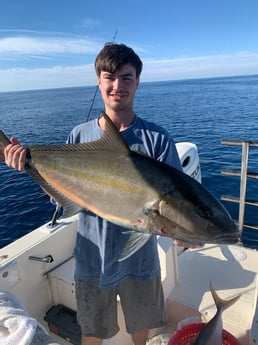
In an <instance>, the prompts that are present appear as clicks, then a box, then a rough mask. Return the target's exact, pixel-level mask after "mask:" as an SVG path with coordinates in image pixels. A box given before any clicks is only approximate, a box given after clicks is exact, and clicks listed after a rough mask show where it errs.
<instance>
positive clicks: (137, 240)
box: [118, 231, 151, 262]
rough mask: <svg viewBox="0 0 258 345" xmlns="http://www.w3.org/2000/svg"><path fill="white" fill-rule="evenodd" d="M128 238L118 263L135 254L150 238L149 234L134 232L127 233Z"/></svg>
mask: <svg viewBox="0 0 258 345" xmlns="http://www.w3.org/2000/svg"><path fill="white" fill-rule="evenodd" d="M129 232H130V237H129V239H128V241H127V242H126V244H125V246H124V248H123V250H122V253H121V255H120V258H119V260H118V261H119V262H121V261H124V260H125V259H128V258H129V257H130V256H131V255H133V254H134V253H136V252H137V250H139V249H140V248H141V247H142V246H144V244H145V243H146V242H148V240H149V239H150V237H151V234H145V233H139V232H136V231H129Z"/></svg>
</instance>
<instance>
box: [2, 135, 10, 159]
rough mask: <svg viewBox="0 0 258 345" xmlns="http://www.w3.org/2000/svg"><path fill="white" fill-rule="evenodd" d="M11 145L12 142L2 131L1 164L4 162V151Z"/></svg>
mask: <svg viewBox="0 0 258 345" xmlns="http://www.w3.org/2000/svg"><path fill="white" fill-rule="evenodd" d="M9 144H10V140H9V139H8V138H7V136H6V135H5V134H4V132H2V131H1V130H0V162H4V149H5V148H6V146H7V145H9Z"/></svg>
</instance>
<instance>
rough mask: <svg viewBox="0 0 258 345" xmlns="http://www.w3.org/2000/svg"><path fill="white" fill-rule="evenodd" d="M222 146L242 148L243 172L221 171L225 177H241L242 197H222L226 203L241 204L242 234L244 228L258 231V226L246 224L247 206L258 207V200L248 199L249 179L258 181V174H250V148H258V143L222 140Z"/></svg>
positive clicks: (240, 221)
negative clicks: (247, 187)
mask: <svg viewBox="0 0 258 345" xmlns="http://www.w3.org/2000/svg"><path fill="white" fill-rule="evenodd" d="M221 144H222V145H228V146H241V147H242V159H241V170H233V169H223V170H221V173H222V174H223V175H230V176H240V195H239V197H235V196H228V195H222V196H221V199H222V200H225V201H229V202H236V203H239V215H238V225H239V230H240V232H241V233H242V231H243V227H248V228H251V229H254V230H258V225H255V224H248V223H245V221H244V216H245V206H246V205H252V206H258V200H251V199H246V186H247V179H248V178H254V179H258V173H253V172H252V173H251V172H248V157H249V148H250V147H258V141H248V140H230V139H222V140H221Z"/></svg>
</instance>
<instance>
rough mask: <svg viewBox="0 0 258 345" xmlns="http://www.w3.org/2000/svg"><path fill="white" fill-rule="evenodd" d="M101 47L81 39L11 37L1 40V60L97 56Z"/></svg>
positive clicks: (91, 41)
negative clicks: (28, 56)
mask: <svg viewBox="0 0 258 345" xmlns="http://www.w3.org/2000/svg"><path fill="white" fill-rule="evenodd" d="M101 47H102V44H101V43H100V42H98V41H94V40H90V39H85V38H79V37H75V38H73V37H68V38H66V37H40V39H39V38H38V37H30V36H15V37H12V36H10V37H4V38H0V59H7V58H10V59H11V58H13V57H15V56H16V57H17V56H21V55H22V56H24V55H30V56H31V57H33V56H44V55H46V56H49V55H56V54H95V53H97V52H98V51H99V50H100V49H101Z"/></svg>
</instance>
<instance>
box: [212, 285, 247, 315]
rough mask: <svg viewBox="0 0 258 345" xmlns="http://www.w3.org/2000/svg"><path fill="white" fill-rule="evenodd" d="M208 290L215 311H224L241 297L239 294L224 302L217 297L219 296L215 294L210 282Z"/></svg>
mask: <svg viewBox="0 0 258 345" xmlns="http://www.w3.org/2000/svg"><path fill="white" fill-rule="evenodd" d="M210 290H211V294H212V297H213V299H214V302H215V304H216V307H217V309H218V310H221V311H224V310H225V309H227V308H228V307H230V306H231V305H233V304H234V303H235V302H236V301H237V300H238V299H239V298H240V296H241V294H239V295H237V296H236V297H233V298H231V299H230V300H224V299H222V298H220V297H219V295H218V294H217V292H216V291H215V289H214V287H213V285H212V282H210Z"/></svg>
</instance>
